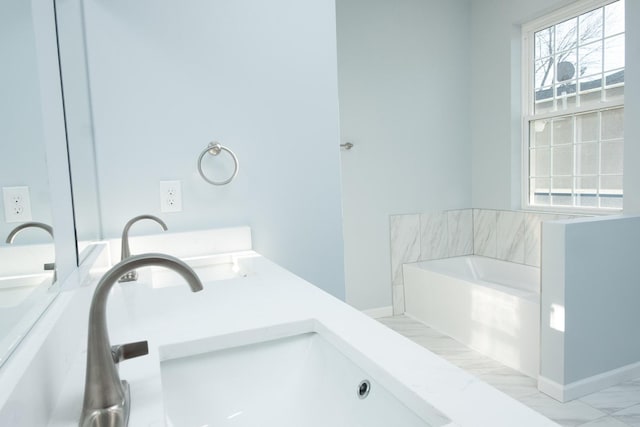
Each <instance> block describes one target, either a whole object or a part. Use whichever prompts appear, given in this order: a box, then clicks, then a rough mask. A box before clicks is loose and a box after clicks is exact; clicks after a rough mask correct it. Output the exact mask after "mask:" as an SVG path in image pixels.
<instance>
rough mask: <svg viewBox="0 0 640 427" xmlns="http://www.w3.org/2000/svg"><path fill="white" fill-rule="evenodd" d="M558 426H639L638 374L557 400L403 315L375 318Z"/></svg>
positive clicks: (639, 387) (521, 376)
mask: <svg viewBox="0 0 640 427" xmlns="http://www.w3.org/2000/svg"><path fill="white" fill-rule="evenodd" d="M378 320H379V321H380V322H382V323H383V324H385V325H387V326H388V327H390V328H391V329H393V330H394V331H396V332H398V333H400V334H401V335H404V336H405V337H407V338H409V339H411V340H413V341H415V342H416V343H418V344H420V345H421V346H423V347H426V348H428V349H429V350H430V351H432V352H433V353H435V354H438V355H440V356H442V357H443V358H445V359H447V360H448V361H449V362H451V363H453V364H454V365H457V366H458V367H460V368H462V369H464V370H466V371H468V372H470V373H471V374H473V375H476V376H477V377H479V378H481V379H482V380H483V381H485V382H487V383H489V384H491V385H493V386H494V387H496V388H497V389H499V390H501V391H503V392H504V393H506V394H508V395H510V396H511V397H513V398H515V399H517V400H519V401H520V402H522V403H524V404H525V405H527V406H529V407H531V408H533V409H534V410H536V411H538V412H540V413H541V414H543V415H545V416H547V417H549V418H551V419H552V420H554V421H555V422H557V423H558V424H560V425H562V426H573V427H578V426H579V427H625V426H627V427H628V426H633V427H636V426H637V427H640V378H638V379H636V380H633V381H627V382H625V383H622V384H620V385H617V386H614V387H610V388H608V389H606V390H602V391H600V392H597V393H593V394H590V395H589V396H586V397H583V398H582V399H578V400H574V401H571V402H567V403H560V402H558V401H556V400H554V399H552V398H550V397H549V396H547V395H545V394H542V393H540V392H539V391H538V389H537V387H536V381H535V380H533V379H532V378H529V377H527V376H525V375H523V374H520V373H519V372H517V371H515V370H513V369H511V368H508V367H506V366H504V365H502V364H500V363H498V362H496V361H494V360H492V359H490V358H488V357H486V356H483V355H482V354H480V353H477V352H475V351H473V350H471V349H469V348H468V347H466V346H464V345H462V344H460V343H459V342H457V341H455V340H454V339H453V338H450V337H448V336H446V335H442V334H441V333H439V332H437V331H435V330H433V329H431V328H429V327H428V326H425V325H423V324H422V323H420V322H417V321H415V320H413V319H411V318H409V317H406V316H394V317H385V318H382V319H378Z"/></svg>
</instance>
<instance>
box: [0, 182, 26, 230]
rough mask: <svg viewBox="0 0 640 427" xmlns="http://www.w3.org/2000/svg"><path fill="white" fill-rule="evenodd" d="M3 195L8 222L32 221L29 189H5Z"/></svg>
mask: <svg viewBox="0 0 640 427" xmlns="http://www.w3.org/2000/svg"><path fill="white" fill-rule="evenodd" d="M2 195H3V201H4V218H5V221H6V222H25V221H31V198H30V197H29V187H3V188H2Z"/></svg>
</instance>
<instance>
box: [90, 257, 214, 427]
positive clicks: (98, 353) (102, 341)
mask: <svg viewBox="0 0 640 427" xmlns="http://www.w3.org/2000/svg"><path fill="white" fill-rule="evenodd" d="M151 265H156V266H160V267H166V268H169V269H171V270H173V271H175V272H176V273H178V274H180V275H181V276H182V277H183V278H184V279H185V280H186V281H187V284H188V285H189V287H190V288H191V291H193V292H197V291H201V290H202V282H200V279H198V276H197V275H196V273H195V272H194V271H193V270H192V269H191V267H189V266H188V265H187V264H185V263H184V262H182V261H180V260H179V259H177V258H174V257H172V256H169V255H164V254H144V255H134V256H132V257H130V258H127V259H126V260H124V261H120V262H119V263H118V264H116V265H114V266H113V267H112V268H111V269H110V270H109V271H107V272H106V273H105V275H104V276H103V277H102V279H100V282H98V285H97V286H96V290H95V293H94V294H93V299H92V300H91V308H90V310H89V341H88V345H87V372H86V377H85V386H84V403H83V407H82V415H81V418H80V423H79V426H80V427H102V426H109V427H126V426H127V425H128V422H129V412H130V402H131V400H130V394H129V384H128V383H127V382H126V381H121V380H120V376H119V375H118V367H117V364H118V363H119V362H121V361H123V360H127V359H131V358H134V357H138V356H143V355H145V354H148V352H149V350H148V345H147V342H146V341H140V342H136V343H129V344H123V345H120V346H113V347H112V346H111V345H110V344H109V335H108V333H107V318H106V311H107V310H106V309H107V297H108V296H109V291H110V290H111V288H112V287H113V285H114V284H115V283H116V281H117V280H118V278H119V277H121V276H122V275H123V274H124V273H126V272H127V271H130V270H132V269H136V268H141V267H146V266H151Z"/></svg>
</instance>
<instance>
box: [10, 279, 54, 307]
mask: <svg viewBox="0 0 640 427" xmlns="http://www.w3.org/2000/svg"><path fill="white" fill-rule="evenodd" d="M52 275H53V273H44V274H28V275H23V276H7V277H0V309H6V308H12V307H16V306H19V305H20V304H23V303H25V301H26V300H27V299H28V298H33V297H35V296H36V295H39V294H41V293H43V292H46V290H47V289H48V288H49V286H50V285H51V276H52Z"/></svg>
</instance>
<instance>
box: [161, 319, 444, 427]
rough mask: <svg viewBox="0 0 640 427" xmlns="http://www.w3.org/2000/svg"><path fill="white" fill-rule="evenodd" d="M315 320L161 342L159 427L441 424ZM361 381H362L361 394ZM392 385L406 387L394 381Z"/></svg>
mask: <svg viewBox="0 0 640 427" xmlns="http://www.w3.org/2000/svg"><path fill="white" fill-rule="evenodd" d="M319 326H320V327H319ZM321 326H322V325H319V324H318V323H317V322H314V321H308V322H301V323H298V324H288V325H282V326H281V327H280V328H279V330H278V328H275V329H274V328H267V329H263V330H254V331H246V332H242V333H238V334H233V335H227V336H221V337H215V338H211V339H207V340H202V341H197V342H191V343H184V344H177V345H171V346H166V347H163V348H161V350H160V355H161V359H162V362H161V373H162V384H163V396H164V404H165V413H166V422H167V426H175V427H178V426H181V427H188V426H193V427H203V426H247V427H249V426H278V427H300V426H306V427H316V426H317V427H328V426H331V427H341V426H344V427H356V426H367V427H378V426H379V427H383V426H385V427H386V426H403V427H425V426H431V427H437V426H443V425H446V424H448V423H449V420H448V419H447V418H446V417H444V416H443V415H442V414H440V413H439V412H438V411H437V410H435V409H434V408H433V407H432V406H431V405H429V404H428V403H426V402H423V403H424V404H423V405H420V407H419V408H417V411H414V410H412V409H409V408H408V407H407V406H405V405H404V404H403V403H402V402H401V401H400V400H399V399H398V398H397V397H396V396H394V395H393V394H392V393H391V392H390V391H389V390H387V388H386V387H385V386H383V385H382V384H381V382H380V381H379V379H378V378H377V377H376V375H372V374H371V373H370V372H366V371H365V370H363V369H362V368H361V367H359V366H358V365H357V364H356V363H355V362H354V361H352V360H351V358H350V357H349V356H347V355H346V354H345V352H344V351H341V350H340V349H338V348H337V347H336V345H334V344H332V343H331V342H330V340H331V341H335V336H333V335H332V334H331V333H330V332H328V330H326V329H325V330H324V331H322V330H321V329H324V327H321ZM327 338H329V339H327ZM339 346H340V347H344V346H345V343H344V342H342V343H341V344H339ZM347 346H348V344H347ZM343 350H344V348H343ZM352 351H355V350H354V349H353V348H350V349H349V350H348V351H347V353H352ZM359 357H362V354H359ZM374 370H375V369H374ZM383 376H384V375H383ZM389 378H390V377H389V376H388V375H387V378H385V382H386V383H389ZM363 381H367V382H368V385H369V393H368V394H366V393H364V391H365V388H367V386H365V385H363ZM391 381H393V379H391ZM392 386H393V387H392V388H394V389H396V390H399V389H400V390H401V391H403V392H405V393H406V392H408V390H406V389H404V390H402V385H400V384H392ZM361 394H366V396H364V397H361V396H360V395H361ZM414 409H415V408H414ZM417 412H418V413H420V415H418V413H417Z"/></svg>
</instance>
